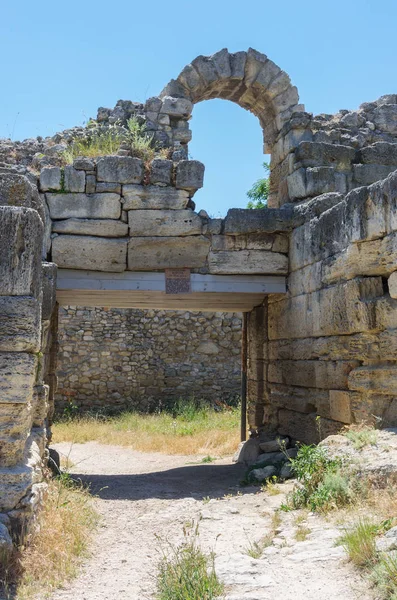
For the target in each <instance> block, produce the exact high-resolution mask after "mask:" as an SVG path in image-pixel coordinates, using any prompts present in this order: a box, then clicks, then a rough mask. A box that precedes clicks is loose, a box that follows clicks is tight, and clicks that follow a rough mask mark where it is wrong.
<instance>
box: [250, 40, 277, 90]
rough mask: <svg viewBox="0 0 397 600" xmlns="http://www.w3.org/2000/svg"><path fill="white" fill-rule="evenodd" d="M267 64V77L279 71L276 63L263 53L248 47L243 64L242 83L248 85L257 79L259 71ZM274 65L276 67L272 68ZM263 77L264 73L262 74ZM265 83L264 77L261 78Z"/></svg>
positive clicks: (274, 75)
mask: <svg viewBox="0 0 397 600" xmlns="http://www.w3.org/2000/svg"><path fill="white" fill-rule="evenodd" d="M266 66H268V68H269V69H270V77H268V79H270V78H273V77H276V76H277V75H278V73H279V72H280V68H279V67H276V65H275V64H274V63H273V62H272V61H270V60H269V59H268V58H267V56H266V55H265V54H262V53H261V52H258V51H257V50H254V49H253V48H249V49H248V52H247V58H246V64H245V77H244V83H245V85H247V86H249V85H251V84H252V83H254V81H255V80H256V79H257V77H258V75H259V73H260V72H261V71H262V69H263V68H264V67H266ZM274 67H276V69H274ZM264 77H265V75H264ZM263 81H264V83H263V85H266V84H265V81H266V80H265V79H263Z"/></svg>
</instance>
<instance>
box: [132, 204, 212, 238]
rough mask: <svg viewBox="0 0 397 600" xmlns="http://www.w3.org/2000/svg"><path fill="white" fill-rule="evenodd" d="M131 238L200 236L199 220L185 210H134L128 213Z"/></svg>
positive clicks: (200, 222) (196, 216)
mask: <svg viewBox="0 0 397 600" xmlns="http://www.w3.org/2000/svg"><path fill="white" fill-rule="evenodd" d="M128 225H129V228H130V236H131V237H135V236H136V237H143V236H144V237H150V236H166V237H175V236H185V235H200V234H201V233H202V229H203V223H202V220H201V218H200V217H199V216H198V215H197V214H196V213H194V212H193V211H190V210H189V211H186V210H134V211H129V212H128Z"/></svg>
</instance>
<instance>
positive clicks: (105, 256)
mask: <svg viewBox="0 0 397 600" xmlns="http://www.w3.org/2000/svg"><path fill="white" fill-rule="evenodd" d="M52 258H53V261H54V262H55V263H56V264H57V265H58V267H61V268H64V269H87V270H90V271H110V272H115V273H121V272H122V271H125V269H126V265H127V241H126V240H125V239H108V238H100V237H94V236H82V235H58V236H57V237H56V238H54V240H53V243H52Z"/></svg>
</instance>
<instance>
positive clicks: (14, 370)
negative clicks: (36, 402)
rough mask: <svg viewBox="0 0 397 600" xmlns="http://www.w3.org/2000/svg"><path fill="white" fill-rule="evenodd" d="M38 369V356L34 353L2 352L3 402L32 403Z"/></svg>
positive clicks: (0, 367)
mask: <svg viewBox="0 0 397 600" xmlns="http://www.w3.org/2000/svg"><path fill="white" fill-rule="evenodd" d="M36 371H37V357H36V356H35V355H34V354H28V353H26V352H0V394H1V402H2V403H3V404H5V403H13V404H16V403H30V402H31V401H32V397H33V386H34V384H35V380H36ZM0 412H1V411H0Z"/></svg>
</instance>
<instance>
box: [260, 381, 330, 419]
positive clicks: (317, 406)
mask: <svg viewBox="0 0 397 600" xmlns="http://www.w3.org/2000/svg"><path fill="white" fill-rule="evenodd" d="M269 389H270V397H269V402H270V404H271V405H272V407H273V408H276V409H277V410H278V409H280V408H286V409H288V410H293V411H296V412H300V413H305V414H309V413H313V412H317V414H321V415H322V416H326V417H329V416H330V415H329V392H328V390H324V389H321V390H320V389H316V388H310V387H306V388H303V387H296V386H291V385H285V384H279V383H269ZM325 405H326V406H327V410H328V412H327V414H324V411H321V408H322V407H323V406H325Z"/></svg>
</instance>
